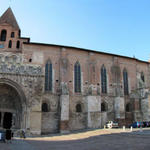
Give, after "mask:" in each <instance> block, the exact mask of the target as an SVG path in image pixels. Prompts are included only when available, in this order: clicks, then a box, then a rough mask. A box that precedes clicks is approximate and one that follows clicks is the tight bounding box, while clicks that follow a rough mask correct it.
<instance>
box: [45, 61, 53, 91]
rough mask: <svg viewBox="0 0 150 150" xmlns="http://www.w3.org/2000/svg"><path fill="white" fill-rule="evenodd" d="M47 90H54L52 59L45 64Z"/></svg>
mask: <svg viewBox="0 0 150 150" xmlns="http://www.w3.org/2000/svg"><path fill="white" fill-rule="evenodd" d="M45 91H52V63H51V61H50V60H49V61H47V63H46V65H45Z"/></svg>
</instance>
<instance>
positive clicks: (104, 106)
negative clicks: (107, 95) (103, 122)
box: [101, 102, 108, 111]
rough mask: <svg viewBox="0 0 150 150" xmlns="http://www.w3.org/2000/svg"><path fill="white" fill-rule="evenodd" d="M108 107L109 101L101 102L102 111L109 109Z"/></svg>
mask: <svg viewBox="0 0 150 150" xmlns="http://www.w3.org/2000/svg"><path fill="white" fill-rule="evenodd" d="M107 110H108V108H107V103H105V102H103V103H101V111H107Z"/></svg>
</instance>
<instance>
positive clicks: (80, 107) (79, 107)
mask: <svg viewBox="0 0 150 150" xmlns="http://www.w3.org/2000/svg"><path fill="white" fill-rule="evenodd" d="M76 112H82V106H81V104H77V105H76Z"/></svg>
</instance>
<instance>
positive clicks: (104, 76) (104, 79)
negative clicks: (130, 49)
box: [101, 65, 107, 93]
mask: <svg viewBox="0 0 150 150" xmlns="http://www.w3.org/2000/svg"><path fill="white" fill-rule="evenodd" d="M101 90H102V93H107V73H106V68H105V66H104V65H103V66H102V68H101Z"/></svg>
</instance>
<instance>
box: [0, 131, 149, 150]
mask: <svg viewBox="0 0 150 150" xmlns="http://www.w3.org/2000/svg"><path fill="white" fill-rule="evenodd" d="M0 150H150V130H148V129H144V130H143V131H140V130H139V129H138V130H135V131H133V132H130V131H129V130H128V131H127V130H126V131H123V130H120V129H114V130H102V129H101V130H100V129H99V130H93V131H86V132H82V133H74V134H69V135H50V136H44V137H32V138H27V139H25V140H21V139H19V138H18V139H17V138H15V139H14V140H13V141H12V143H11V144H6V143H2V142H1V143H0Z"/></svg>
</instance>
